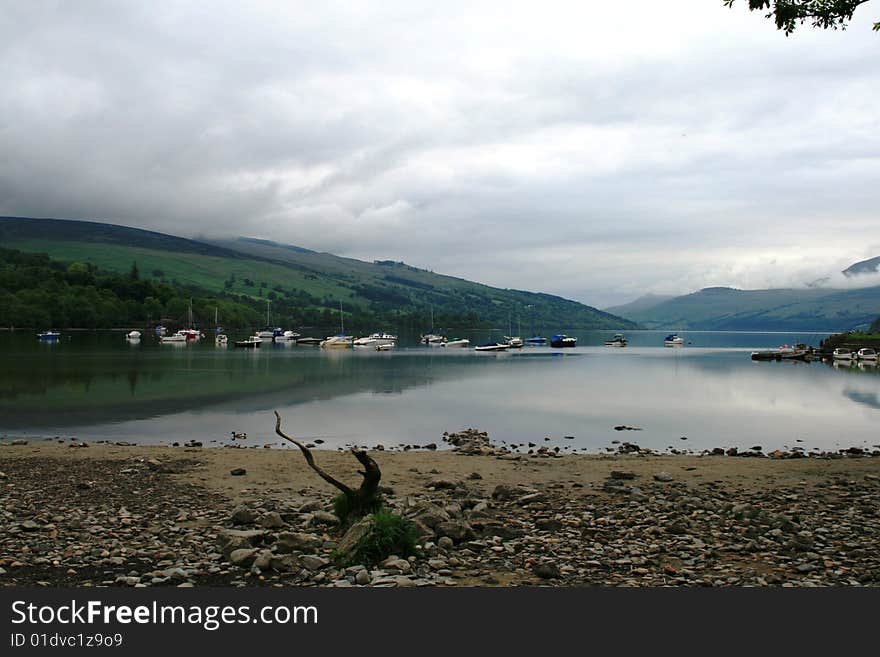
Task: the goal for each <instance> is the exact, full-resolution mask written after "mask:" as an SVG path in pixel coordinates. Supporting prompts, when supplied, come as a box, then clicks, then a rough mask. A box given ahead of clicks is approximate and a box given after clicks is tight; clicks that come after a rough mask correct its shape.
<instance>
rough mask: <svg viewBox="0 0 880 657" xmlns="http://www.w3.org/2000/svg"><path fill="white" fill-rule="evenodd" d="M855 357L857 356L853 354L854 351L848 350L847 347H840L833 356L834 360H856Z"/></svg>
mask: <svg viewBox="0 0 880 657" xmlns="http://www.w3.org/2000/svg"><path fill="white" fill-rule="evenodd" d="M855 356H856V354H854V353H853V351H852V349H847V348H846V347H838V348H837V349H835V350H834V353H833V354H832V358H834V360H854V359H855Z"/></svg>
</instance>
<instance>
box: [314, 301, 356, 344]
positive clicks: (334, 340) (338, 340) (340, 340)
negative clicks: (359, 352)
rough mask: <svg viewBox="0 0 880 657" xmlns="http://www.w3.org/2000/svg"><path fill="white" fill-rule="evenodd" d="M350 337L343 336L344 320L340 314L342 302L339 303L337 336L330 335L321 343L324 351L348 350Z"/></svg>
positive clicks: (350, 341)
mask: <svg viewBox="0 0 880 657" xmlns="http://www.w3.org/2000/svg"><path fill="white" fill-rule="evenodd" d="M352 340H353V339H352V337H351V336H350V335H346V334H345V319H344V316H343V314H342V301H340V302H339V334H338V335H331V336H329V337H327V338H326V339H325V340H324V341H322V342H321V346H322V347H324V348H325V349H348V348H349V347H350V346H351V343H352Z"/></svg>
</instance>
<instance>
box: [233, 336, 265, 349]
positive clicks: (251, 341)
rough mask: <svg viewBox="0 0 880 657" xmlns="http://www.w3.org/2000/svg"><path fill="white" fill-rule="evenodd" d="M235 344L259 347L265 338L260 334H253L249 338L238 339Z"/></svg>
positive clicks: (249, 347) (244, 346)
mask: <svg viewBox="0 0 880 657" xmlns="http://www.w3.org/2000/svg"><path fill="white" fill-rule="evenodd" d="M234 344H235V346H236V347H241V348H243V349H259V348H260V345H262V344H263V338H261V337H260V336H259V335H252V336H251V337H249V338H248V339H247V340H237V341H236V342H235V343H234Z"/></svg>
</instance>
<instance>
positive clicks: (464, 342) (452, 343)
mask: <svg viewBox="0 0 880 657" xmlns="http://www.w3.org/2000/svg"><path fill="white" fill-rule="evenodd" d="M441 346H443V347H470V346H471V341H470V340H468V339H467V338H455V339H454V340H449V341H447V342H444V343H443V344H442V345H441Z"/></svg>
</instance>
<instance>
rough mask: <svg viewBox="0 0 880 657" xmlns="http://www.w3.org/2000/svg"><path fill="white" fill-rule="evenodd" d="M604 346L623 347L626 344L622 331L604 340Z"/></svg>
mask: <svg viewBox="0 0 880 657" xmlns="http://www.w3.org/2000/svg"><path fill="white" fill-rule="evenodd" d="M605 346H606V347H625V346H626V338H625V337H623V333H616V334H615V335H614V337H613V338H611V339H610V340H606V341H605Z"/></svg>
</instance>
